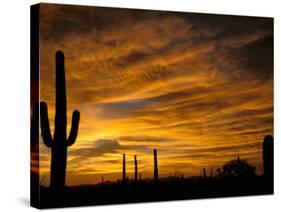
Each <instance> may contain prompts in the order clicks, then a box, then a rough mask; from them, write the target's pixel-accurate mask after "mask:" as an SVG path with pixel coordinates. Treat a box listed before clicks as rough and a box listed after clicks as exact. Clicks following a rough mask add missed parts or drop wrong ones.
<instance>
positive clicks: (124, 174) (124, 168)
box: [122, 153, 126, 183]
mask: <svg viewBox="0 0 281 212" xmlns="http://www.w3.org/2000/svg"><path fill="white" fill-rule="evenodd" d="M122 180H123V183H125V182H126V155H125V153H123V177H122Z"/></svg>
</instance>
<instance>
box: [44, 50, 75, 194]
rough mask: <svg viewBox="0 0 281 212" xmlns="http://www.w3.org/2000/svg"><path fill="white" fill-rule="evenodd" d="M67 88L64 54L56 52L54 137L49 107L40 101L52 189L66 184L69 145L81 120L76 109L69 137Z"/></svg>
mask: <svg viewBox="0 0 281 212" xmlns="http://www.w3.org/2000/svg"><path fill="white" fill-rule="evenodd" d="M66 108H67V107H66V88H65V70H64V54H63V52H62V51H57V52H56V114H55V129H54V137H53V138H52V135H51V130H50V124H49V118H48V107H47V104H46V103H45V102H41V103H40V118H41V133H42V138H43V142H44V144H45V145H46V146H47V147H49V148H51V151H52V157H51V179H50V186H51V188H52V189H55V190H61V189H63V188H64V186H65V172H66V163H67V147H69V146H71V145H72V144H74V142H75V140H76V137H77V134H78V125H79V120H80V112H79V111H78V110H75V111H74V112H73V114H72V125H71V130H70V133H69V136H68V138H67V137H66V127H67V126H66V125H67V118H66Z"/></svg>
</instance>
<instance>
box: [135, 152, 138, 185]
mask: <svg viewBox="0 0 281 212" xmlns="http://www.w3.org/2000/svg"><path fill="white" fill-rule="evenodd" d="M134 158H135V183H137V182H138V161H137V156H136V155H135V157H134Z"/></svg>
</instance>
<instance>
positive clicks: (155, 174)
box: [153, 149, 158, 183]
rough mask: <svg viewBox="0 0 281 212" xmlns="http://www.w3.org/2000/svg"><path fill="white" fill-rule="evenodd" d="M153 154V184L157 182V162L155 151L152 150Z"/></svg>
mask: <svg viewBox="0 0 281 212" xmlns="http://www.w3.org/2000/svg"><path fill="white" fill-rule="evenodd" d="M153 154H154V182H155V183H157V182H158V162H157V150H156V149H154V150H153Z"/></svg>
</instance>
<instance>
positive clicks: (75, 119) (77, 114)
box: [67, 110, 80, 146]
mask: <svg viewBox="0 0 281 212" xmlns="http://www.w3.org/2000/svg"><path fill="white" fill-rule="evenodd" d="M79 120H80V112H79V111H78V110H75V111H74V112H73V114H72V124H71V130H70V133H69V136H68V139H67V146H71V145H72V144H74V142H75V140H76V137H77V134H78V125H79Z"/></svg>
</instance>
